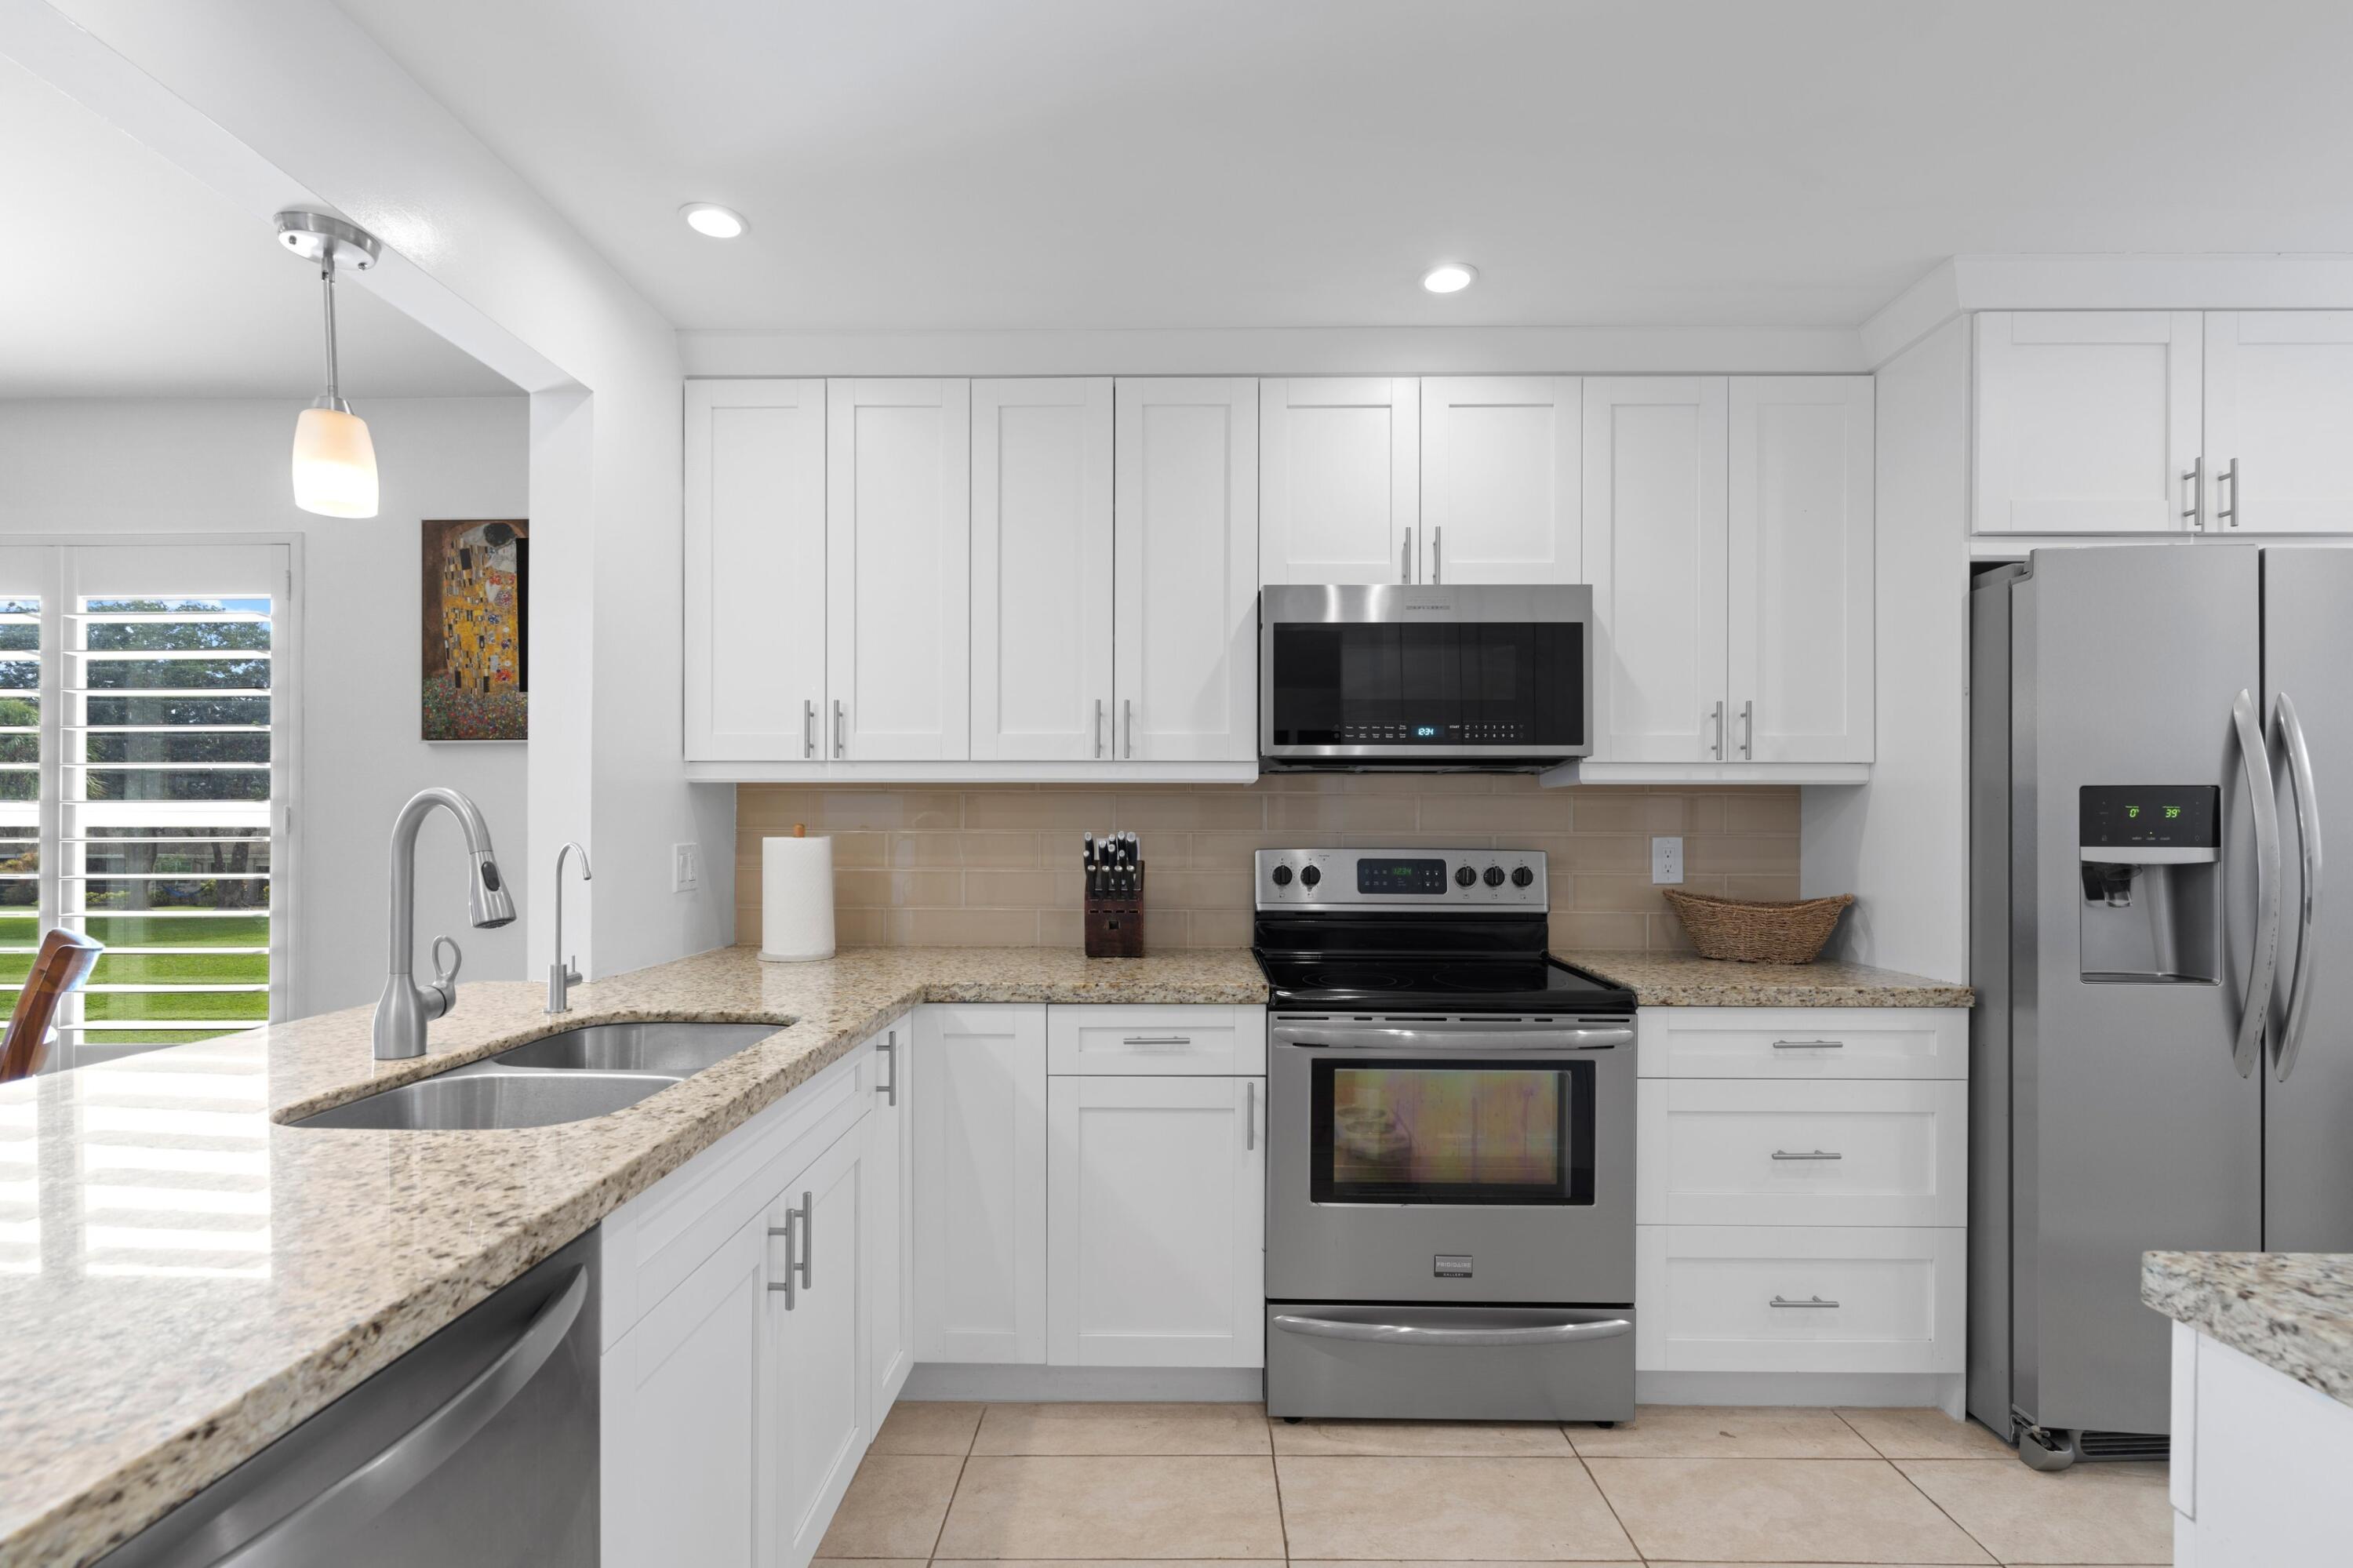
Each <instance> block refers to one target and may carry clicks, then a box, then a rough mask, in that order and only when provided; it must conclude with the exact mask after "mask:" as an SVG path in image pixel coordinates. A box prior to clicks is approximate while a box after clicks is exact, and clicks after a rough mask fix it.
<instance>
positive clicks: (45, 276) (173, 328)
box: [0, 58, 517, 423]
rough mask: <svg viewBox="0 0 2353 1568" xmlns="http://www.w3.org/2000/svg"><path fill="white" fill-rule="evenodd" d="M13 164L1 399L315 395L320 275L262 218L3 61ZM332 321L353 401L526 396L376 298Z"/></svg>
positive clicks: (5, 180)
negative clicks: (113, 240)
mask: <svg viewBox="0 0 2353 1568" xmlns="http://www.w3.org/2000/svg"><path fill="white" fill-rule="evenodd" d="M0 148H6V149H7V153H6V155H5V156H0V214H5V218H0V344H5V345H6V346H5V351H0V398H32V397H293V398H301V399H305V400H307V399H308V398H309V397H311V394H313V393H315V392H316V391H318V390H319V388H320V386H321V385H322V369H321V364H320V360H321V354H320V341H319V333H320V325H319V280H318V275H317V274H316V273H315V272H312V271H310V270H305V269H304V268H302V267H301V266H296V265H290V264H289V263H288V261H287V259H286V255H285V251H284V249H283V248H281V247H280V245H279V243H278V239H277V237H276V235H275V234H273V233H272V232H271V229H270V226H269V220H268V219H267V218H266V217H254V216H252V215H249V214H248V213H246V212H244V211H242V210H240V209H239V208H237V207H236V206H234V205H232V204H231V203H230V202H229V201H228V200H227V198H226V197H224V196H221V195H220V194H219V193H218V192H216V191H214V190H213V189H211V188H210V187H208V186H206V185H204V184H202V183H201V182H199V181H198V180H196V179H195V178H194V177H193V176H192V175H188V174H186V173H185V171H183V170H182V169H180V168H179V167H177V166H176V165H174V164H172V163H171V162H170V161H168V160H167V159H165V158H164V156H163V155H162V154H158V153H156V152H154V151H153V150H152V149H151V148H148V147H145V146H142V144H141V143H138V142H136V141H134V140H132V138H131V137H129V136H127V135H125V134H123V132H121V131H119V130H117V129H115V127H114V126H113V125H111V123H109V122H107V121H106V120H104V119H103V118H101V117H100V115H98V114H97V113H95V112H93V111H90V110H89V109H87V108H85V107H84V106H83V105H81V104H79V103H78V102H76V101H74V100H73V99H71V98H69V97H68V96H67V95H66V94H65V93H63V92H61V91H59V90H58V89H57V88H55V87H53V86H51V85H50V84H49V83H48V82H47V81H45V80H43V79H41V78H39V77H37V76H35V75H34V74H32V73H31V72H30V71H28V70H26V69H24V68H23V67H21V66H19V65H17V64H16V62H15V61H13V60H9V59H6V58H0ZM109 232H113V233H117V234H120V235H121V236H123V238H124V243H123V244H122V245H121V248H120V249H108V248H106V247H105V246H103V245H100V244H99V243H97V241H98V239H99V238H100V236H102V235H104V234H106V233H109ZM336 307H337V314H338V316H339V317H340V318H341V320H340V334H339V335H340V336H341V339H342V344H343V370H344V376H343V387H344V394H345V396H347V397H353V398H359V399H363V400H364V399H366V398H370V397H466V396H475V397H480V396H497V395H501V394H513V393H515V392H516V391H517V388H516V387H514V385H513V384H512V383H511V382H509V381H507V380H506V379H505V378H503V377H502V376H499V375H497V374H496V373H495V372H493V371H491V370H490V369H489V368H487V367H486V366H482V365H480V364H479V363H477V362H476V361H475V360H474V359H473V358H471V357H470V356H469V355H466V354H464V353H461V352H460V351H459V350H458V349H456V348H454V347H452V346H451V345H450V344H448V343H447V342H445V341H444V340H443V339H441V338H440V337H438V335H436V334H434V333H432V332H430V331H428V330H427V329H426V328H425V327H422V326H419V325H418V324H417V323H416V322H414V321H412V320H410V319H409V318H408V317H407V316H406V315H405V314H403V313H401V312H400V311H398V310H397V309H396V308H395V307H393V306H392V305H389V304H387V303H385V302H384V301H382V300H380V299H378V298H377V297H376V296H375V295H374V294H372V293H370V292H369V291H367V290H366V289H364V288H347V289H343V290H340V291H338V298H337V300H336ZM288 418H289V423H291V418H292V416H291V414H289V417H288Z"/></svg>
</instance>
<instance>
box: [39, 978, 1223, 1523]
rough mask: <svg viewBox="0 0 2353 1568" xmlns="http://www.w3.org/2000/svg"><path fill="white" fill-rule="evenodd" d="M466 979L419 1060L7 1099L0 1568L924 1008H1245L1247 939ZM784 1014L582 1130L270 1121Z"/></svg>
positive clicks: (257, 1071)
mask: <svg viewBox="0 0 2353 1568" xmlns="http://www.w3.org/2000/svg"><path fill="white" fill-rule="evenodd" d="M544 995H545V993H544V991H543V988H542V987H540V986H539V985H537V984H535V983H531V982H525V981H496V982H483V983H470V984H467V985H465V986H464V987H463V988H462V989H461V991H460V993H459V1007H458V1010H457V1011H456V1012H455V1013H453V1014H452V1015H451V1016H450V1017H448V1018H447V1019H444V1020H442V1021H441V1022H437V1023H435V1024H434V1025H433V1026H432V1029H431V1032H430V1041H429V1045H430V1049H429V1053H428V1054H427V1055H425V1056H423V1057H420V1058H418V1059H417V1060H415V1061H409V1062H398V1063H379V1062H376V1061H375V1060H374V1059H373V1058H372V1057H371V1056H370V1055H369V1045H368V1024H369V1017H370V1010H369V1009H366V1008H354V1009H351V1010H348V1011H345V1012H332V1013H326V1014H322V1015H321V1016H319V1017H316V1018H309V1019H303V1020H300V1021H297V1022H289V1023H282V1024H277V1025H273V1026H270V1027H269V1028H265V1029H257V1030H253V1031H250V1032H248V1033H243V1034H237V1035H232V1036H227V1037H225V1038H222V1039H218V1040H211V1041H206V1042H203V1043H201V1044H194V1045H183V1046H177V1047H174V1048H172V1049H169V1050H164V1051H157V1052H153V1053H151V1054H146V1055H142V1056H133V1057H128V1058H125V1059H124V1060H122V1061H120V1062H115V1063H111V1064H108V1065H104V1066H99V1067H90V1068H84V1069H82V1070H80V1071H78V1072H72V1073H64V1074H58V1075H51V1076H47V1077H43V1078H37V1079H32V1080H28V1081H26V1082H22V1083H17V1084H12V1085H8V1086H5V1087H0V1564H9V1565H13V1564H19V1563H26V1564H29V1563H41V1564H45V1565H63V1564H73V1563H88V1562H90V1560H92V1559H93V1558H95V1557H97V1556H99V1555H100V1554H101V1553H102V1552H105V1551H106V1550H108V1549H110V1548H111V1547H112V1546H113V1545H115V1544H117V1543H119V1542H121V1541H123V1540H125V1539H127V1538H128V1537H130V1536H132V1535H133V1534H135V1533H137V1531H140V1530H141V1529H143V1528H144V1527H145V1526H146V1525H148V1524H150V1523H152V1522H153V1520H156V1519H157V1518H159V1517H161V1516H162V1515H163V1514H164V1512H165V1511H166V1510H169V1509H170V1508H171V1507H172V1506H173V1505H174V1504H176V1503H178V1502H180V1501H182V1500H183V1499H186V1498H187V1497H189V1496H191V1495H193V1494H194V1493H195V1491H196V1490H197V1489H200V1488H202V1487H203V1486H205V1485H206V1484H207V1483H208V1482H210V1481H212V1480H214V1479H216V1478H218V1477H219V1476H221V1475H222V1474H224V1473H225V1472H227V1470H229V1469H230V1468H232V1467H235V1466H236V1465H237V1464H238V1463H239V1462H241V1461H242V1460H244V1459H246V1458H247V1457H249V1456H251V1455H252V1454H254V1453H255V1452H257V1451H258V1450H259V1449H260V1448H261V1447H262V1446H265V1445H266V1444H268V1443H269V1442H270V1441H271V1440H272V1439H274V1438H276V1437H277V1436H280V1434H282V1433H284V1432H285V1431H286V1430H287V1429H289V1428H290V1427H291V1426H293V1425H295V1424H297V1423H298V1422H300V1421H301V1420H302V1419H303V1418H304V1417H306V1416H308V1415H310V1414H312V1413H313V1412H315V1411H317V1410H318V1409H320V1408H321V1407H322V1406H324V1405H325V1404H328V1403H329V1402H330V1401H332V1400H333V1399H334V1398H336V1397H337V1396H338V1395H340V1394H342V1393H344V1392H346V1391H347V1390H349V1389H351V1388H352V1387H353V1386H354V1385H355V1384H357V1383H359V1382H361V1380H363V1379H364V1378H365V1377H367V1376H368V1375H369V1374H371V1373H372V1372H375V1371H377V1370H378V1369H380V1368H381V1367H383V1366H384V1365H385V1364H386V1363H387V1362H389V1361H392V1360H393V1359H394V1358H395V1357H396V1356H398V1355H400V1354H401V1353H402V1352H403V1351H406V1350H408V1349H409V1348H410V1347H412V1346H414V1345H416V1344H417V1342H418V1341H420V1340H423V1339H425V1338H426V1337H427V1335H428V1334H430V1333H432V1332H433V1331H434V1330H436V1329H438V1328H440V1327H441V1326H442V1325H443V1324H445V1323H448V1321H450V1320H451V1319H454V1318H456V1317H457V1316H458V1315H459V1313H461V1312H463V1311H465V1310H466V1309H467V1308H470V1307H471V1306H473V1305H474V1304H475V1303H476V1302H478V1301H480V1300H481V1299H482V1298H485V1297H486V1296H488V1295H489V1294H490V1293H491V1291H493V1290H495V1289H497V1288H498V1287H500V1286H501V1285H503V1284H505V1283H506V1282H507V1281H509V1280H511V1279H513V1278H514V1277H517V1276H518V1275H520V1274H522V1272H523V1271H524V1270H525V1269H526V1268H528V1267H530V1266H531V1265H533V1263H535V1262H537V1261H538V1260H539V1259H541V1258H542V1257H544V1256H546V1255H548V1254H549V1253H551V1252H553V1251H554V1250H555V1249H556V1248H557V1247H558V1246H561V1245H563V1244H564V1243H565V1242H567V1241H569V1240H571V1239H572V1238H573V1237H575V1236H576V1235H579V1234H582V1233H583V1232H585V1231H586V1230H587V1229H588V1228H589V1227H590V1226H591V1225H593V1224H596V1222H597V1221H598V1220H600V1219H601V1218H603V1217H604V1216H605V1215H606V1214H607V1213H611V1212H612V1211H613V1210H614V1209H615V1208H616V1207H617V1206H618V1205H619V1204H620V1203H621V1202H624V1201H626V1200H627V1199H628V1198H630V1197H632V1196H634V1195H636V1194H637V1193H638V1192H643V1191H645V1189H647V1188H648V1187H649V1186H651V1185H653V1183H654V1182H655V1181H659V1180H660V1178H661V1177H662V1176H664V1175H666V1174H668V1173H669V1172H670V1171H673V1170H675V1169H676V1168H677V1167H678V1166H680V1165H681V1164H683V1163H684V1162H685V1161H686V1160H688V1159H689V1158H691V1156H692V1155H694V1154H695V1153H696V1152H697V1151H699V1150H702V1149H703V1148H705V1147H707V1146H708V1145H710V1144H711V1143H712V1142H713V1141H715V1140H716V1139H719V1138H720V1137H721V1136H722V1135H723V1134H724V1133H726V1132H728V1131H729V1130H731V1129H733V1128H735V1127H737V1126H740V1125H741V1124H742V1123H743V1122H744V1121H745V1120H747V1119H748V1118H750V1117H751V1116H752V1115H753V1114H754V1112H756V1111H758V1110H760V1109H761V1108H762V1107H765V1106H767V1105H769V1104H772V1103H773V1102H775V1101H776V1100H777V1099H779V1098H781V1097H783V1096H784V1094H785V1093H786V1091H787V1090H789V1089H791V1088H793V1087H794V1086H797V1085H798V1084H801V1083H803V1082H805V1081H807V1079H808V1078H809V1077H810V1076H811V1075H814V1074H815V1073H817V1072H818V1069H820V1068H822V1067H824V1066H825V1065H828V1063H831V1062H833V1061H836V1060H838V1059H839V1058H840V1057H841V1056H842V1055H843V1054H845V1053H847V1052H848V1051H849V1049H850V1048H851V1046H853V1045H854V1044H856V1043H857V1042H858V1041H860V1039H863V1038H864V1037H866V1036H867V1035H868V1034H869V1033H871V1032H872V1031H873V1030H874V1029H875V1028H877V1027H879V1026H880V1025H881V1024H883V1023H885V1022H888V1021H889V1020H890V1019H891V1018H892V1017H893V1016H894V1015H895V1014H897V1013H898V1012H900V1011H901V1010H902V1009H904V1008H906V1007H908V1006H911V1005H913V1004H914V1003H917V1002H922V1001H1061V1002H1245V1003H1247V1002H1259V1001H1264V1000H1265V999H1266V986H1265V982H1264V981H1263V980H1261V978H1260V975H1259V971H1258V966H1257V965H1256V963H1255V962H1253V961H1252V959H1250V955H1249V954H1248V953H1247V952H1243V951H1240V950H1224V951H1209V952H1187V953H1176V954H1173V955H1171V956H1169V957H1166V958H1152V959H1105V960H1090V959H1085V958H1082V957H1081V956H1080V955H1079V954H1077V953H1075V952H1068V951H1060V950H1056V949H1047V948H951V949H940V948H930V949H926V948H890V949H882V948H877V949H866V950H858V951H851V952H846V953H844V954H842V955H841V956H840V957H839V958H837V959H832V960H830V961H828V962H825V963H818V964H794V965H777V964H767V965H763V964H761V963H760V962H759V961H758V960H757V959H756V957H755V956H754V952H753V950H752V949H751V948H725V949H722V950H720V951H717V952H712V953H704V954H702V955H699V956H697V957H695V958H691V959H682V960H681V961H679V962H677V963H673V964H665V965H662V966H659V967H658V968H655V969H641V970H638V971H636V972H635V973H631V974H625V975H618V976H615V977H613V978H611V979H608V980H598V981H596V982H595V983H593V984H589V985H584V986H580V987H576V988H575V990H574V992H573V1003H574V1005H573V1011H572V1012H569V1013H567V1014H565V1015H564V1016H563V1017H562V1018H560V1019H551V1018H549V1017H547V1016H546V1015H545V1014H544V1013H543V1012H542V1011H541V1007H542V1004H543V1001H544ZM645 1017H664V1018H679V1017H686V1018H702V1019H716V1020H729V1021H735V1022H768V1023H775V1024H776V1025H777V1029H776V1033H775V1034H774V1035H772V1036H770V1037H769V1038H768V1039H766V1040H765V1041H763V1042H761V1043H760V1044H756V1045H754V1046H753V1047H751V1048H750V1049H749V1050H746V1051H744V1052H741V1053H739V1054H736V1055H734V1056H731V1057H729V1058H728V1059H727V1060H725V1061H723V1062H722V1063H720V1064H718V1065H716V1066H713V1067H711V1068H709V1069H707V1070H705V1071H703V1072H702V1073H698V1074H696V1075H694V1076H693V1077H691V1078H689V1079H688V1080H686V1081H685V1082H684V1083H681V1084H678V1085H676V1086H672V1087H670V1088H668V1089H665V1090H663V1091H662V1092H661V1093H659V1094H658V1095H655V1096H653V1097H651V1098H649V1099H646V1100H643V1101H640V1102H639V1103H638V1104H637V1105H635V1106H632V1107H628V1108H627V1109H625V1110H620V1111H617V1112H615V1113H613V1114H612V1115H610V1116H605V1117H599V1118H595V1119H593V1120H589V1121H583V1122H573V1123H570V1124H567V1125H565V1126H562V1127H552V1128H529V1129H522V1130H514V1131H500V1132H381V1131H324V1130H320V1129H315V1128H289V1127H284V1126H281V1125H280V1121H281V1120H283V1119H285V1118H290V1117H293V1116H299V1115H302V1114H306V1113H308V1112H310V1111H313V1110H318V1109H321V1108H323V1107H326V1106H330V1105H334V1104H338V1103H340V1102H342V1101H343V1100H347V1099H352V1098H354V1097H357V1096H358V1095H359V1094H361V1093H364V1092H365V1091H368V1090H370V1089H375V1088H379V1087H383V1086H388V1085H391V1084H395V1083H401V1082H406V1081H407V1080H409V1079H412V1078H418V1077H423V1076H426V1075H430V1074H432V1073H435V1072H438V1071H440V1070H441V1069H443V1068H447V1067H451V1066H455V1065H459V1064H460V1063H463V1062H468V1061H472V1060H476V1059H478V1058H480V1057H482V1056H486V1055H489V1054H492V1053H493V1052H496V1051H499V1050H502V1049H504V1048H506V1047H508V1046H510V1045H515V1044H521V1043H522V1042H523V1041H526V1040H531V1039H535V1038H537V1037H539V1036H540V1035H543V1034H547V1033H553V1032H554V1031H555V1030H557V1029H559V1028H570V1027H573V1026H575V1025H578V1024H583V1023H595V1022H606V1021H610V1020H617V1019H630V1018H645Z"/></svg>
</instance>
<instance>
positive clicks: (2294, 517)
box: [2206, 311, 2353, 534]
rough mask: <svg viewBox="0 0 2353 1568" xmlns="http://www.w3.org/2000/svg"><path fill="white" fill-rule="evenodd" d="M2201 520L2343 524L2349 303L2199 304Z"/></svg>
mask: <svg viewBox="0 0 2353 1568" xmlns="http://www.w3.org/2000/svg"><path fill="white" fill-rule="evenodd" d="M2206 471H2207V482H2208V486H2209V493H2210V494H2211V508H2210V511H2209V513H2208V516H2209V519H2210V522H2209V527H2210V528H2211V529H2213V530H2216V531H2219V532H2221V533H2242V534H2353V311H2209V312H2207V313H2206Z"/></svg>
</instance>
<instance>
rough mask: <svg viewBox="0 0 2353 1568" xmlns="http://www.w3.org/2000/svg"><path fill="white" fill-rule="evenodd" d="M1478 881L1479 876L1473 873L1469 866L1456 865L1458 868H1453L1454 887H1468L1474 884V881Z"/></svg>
mask: <svg viewBox="0 0 2353 1568" xmlns="http://www.w3.org/2000/svg"><path fill="white" fill-rule="evenodd" d="M1478 880H1479V874H1478V873H1477V872H1475V871H1473V870H1472V869H1471V868H1470V867H1469V866H1467V865H1458V866H1456V867H1455V868H1454V885H1455V886H1457V887H1468V886H1470V885H1472V883H1474V882H1476V881H1478Z"/></svg>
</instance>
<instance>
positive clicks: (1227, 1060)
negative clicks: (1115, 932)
mask: <svg viewBox="0 0 2353 1568" xmlns="http://www.w3.org/2000/svg"><path fill="white" fill-rule="evenodd" d="M1046 1071H1047V1072H1049V1073H1051V1074H1054V1075H1059V1076H1064V1077H1068V1076H1072V1075H1081V1076H1084V1075H1095V1074H1126V1073H1140V1074H1145V1075H1150V1076H1153V1077H1164V1078H1165V1077H1170V1076H1175V1075H1184V1074H1193V1073H1203V1074H1211V1075H1226V1076H1240V1077H1255V1076H1257V1075H1259V1074H1261V1073H1263V1072H1265V1071H1266V1009H1265V1008H1263V1007H1228V1006H1217V1005H1209V1006H1179V1007H1049V1008H1048V1009H1046Z"/></svg>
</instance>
